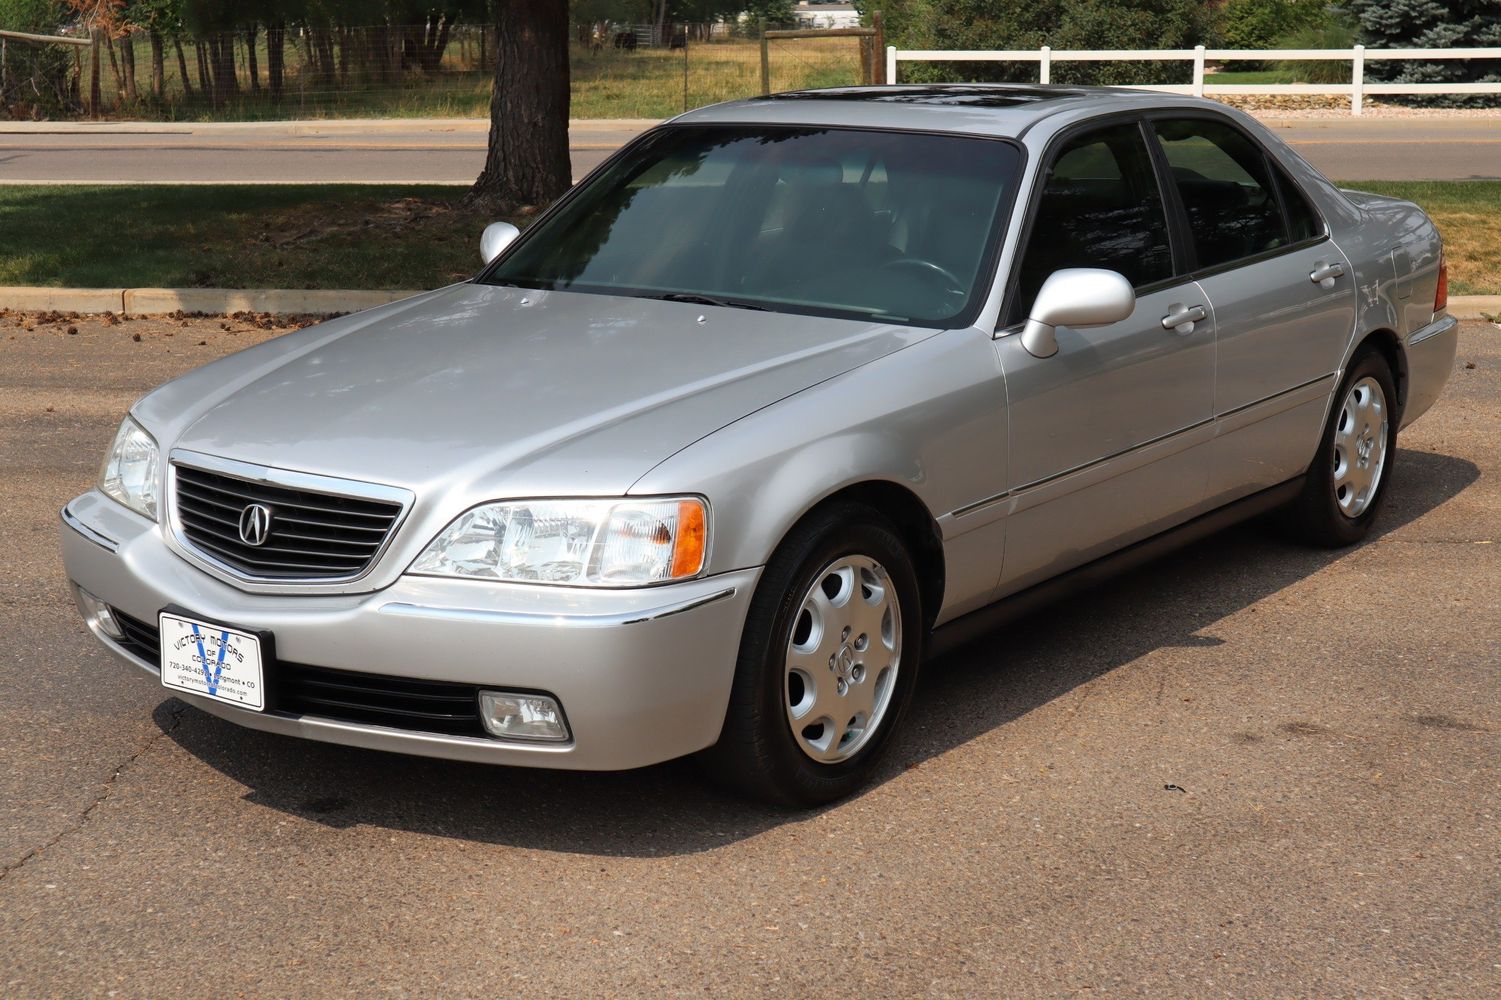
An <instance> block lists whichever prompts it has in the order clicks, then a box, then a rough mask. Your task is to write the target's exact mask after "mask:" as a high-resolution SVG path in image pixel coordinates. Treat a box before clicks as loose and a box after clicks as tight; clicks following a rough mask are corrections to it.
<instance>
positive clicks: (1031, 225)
mask: <svg viewBox="0 0 1501 1000" xmlns="http://www.w3.org/2000/svg"><path fill="white" fill-rule="evenodd" d="M1147 115H1148V112H1146V111H1145V110H1139V109H1138V110H1134V111H1116V112H1112V113H1109V114H1104V115H1098V116H1096V117H1093V118H1088V119H1085V120H1084V121H1081V122H1076V123H1074V124H1072V125H1070V126H1068V127H1067V128H1064V129H1062V130H1060V131H1059V132H1058V134H1057V135H1054V136H1053V137H1052V138H1051V139H1049V140H1048V144H1047V145H1046V146H1045V147H1043V153H1042V156H1040V157H1038V159H1037V163H1038V171H1037V175H1036V183H1034V184H1033V188H1032V190H1031V191H1030V192H1029V193H1028V196H1027V212H1026V215H1025V217H1024V218H1023V220H1022V224H1021V227H1020V229H1019V231H1018V234H1017V243H1016V254H1015V255H1014V257H1013V259H1012V262H1011V273H1010V274H1009V275H1007V276H1006V294H1005V296H1004V298H1003V300H1002V302H1001V312H1000V320H999V322H998V323H997V324H996V334H997V335H1000V334H1002V333H1004V332H1009V331H1011V330H1013V329H1017V328H1020V326H1021V325H1022V324H1023V323H1025V322H1026V319H1027V318H1026V317H1025V316H1020V315H1017V314H1016V313H1017V311H1018V310H1019V309H1020V308H1021V303H1020V302H1018V301H1017V295H1018V294H1019V293H1020V285H1021V270H1022V261H1023V259H1024V258H1025V257H1026V255H1027V249H1028V247H1029V246H1030V244H1031V242H1032V234H1033V230H1034V229H1035V228H1036V223H1037V215H1038V211H1039V209H1040V208H1041V205H1042V198H1043V196H1044V195H1045V194H1046V193H1047V180H1048V175H1049V173H1050V171H1051V170H1052V169H1053V166H1054V165H1055V164H1056V163H1057V162H1058V158H1059V157H1060V156H1061V155H1062V153H1063V148H1064V147H1065V146H1068V145H1072V144H1073V142H1074V141H1075V140H1077V139H1079V138H1081V137H1083V136H1086V135H1088V134H1089V133H1090V132H1097V131H1102V130H1104V129H1108V128H1118V127H1119V126H1121V125H1131V124H1135V125H1136V127H1137V132H1138V133H1139V135H1140V137H1141V141H1142V144H1143V146H1144V147H1145V149H1146V153H1147V159H1148V162H1150V163H1151V165H1152V173H1153V175H1154V179H1155V181H1156V184H1157V197H1158V199H1159V200H1160V201H1161V203H1162V213H1163V216H1164V218H1165V220H1166V223H1167V238H1168V247H1169V251H1170V253H1171V256H1172V265H1173V266H1172V271H1173V273H1172V274H1171V275H1170V276H1169V277H1166V278H1162V279H1159V280H1157V281H1153V282H1149V283H1147V284H1145V285H1139V286H1137V287H1136V289H1135V291H1136V294H1137V295H1138V296H1142V295H1150V294H1152V293H1153V292H1158V291H1161V290H1162V289H1164V288H1171V287H1173V286H1174V285H1180V284H1182V283H1183V282H1185V281H1188V280H1190V273H1189V272H1190V264H1191V263H1192V258H1191V254H1190V251H1191V249H1192V239H1191V237H1190V236H1189V233H1188V230H1187V227H1186V224H1185V223H1183V221H1182V220H1181V218H1180V216H1181V214H1182V211H1181V207H1180V206H1179V204H1178V202H1177V201H1176V196H1177V193H1178V192H1177V190H1176V189H1175V188H1173V187H1171V186H1169V185H1167V184H1165V183H1164V174H1163V172H1162V170H1161V168H1160V165H1159V164H1158V159H1157V150H1158V147H1159V145H1160V144H1159V143H1158V142H1157V136H1156V133H1155V132H1154V131H1153V130H1152V129H1151V127H1150V125H1148V123H1147Z"/></svg>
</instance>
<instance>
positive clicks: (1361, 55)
mask: <svg viewBox="0 0 1501 1000" xmlns="http://www.w3.org/2000/svg"><path fill="white" fill-rule="evenodd" d="M1354 63H1355V65H1354V66H1353V67H1352V69H1351V72H1350V114H1352V115H1359V114H1360V113H1361V105H1362V104H1364V103H1365V46H1364V45H1357V46H1355V59H1354Z"/></svg>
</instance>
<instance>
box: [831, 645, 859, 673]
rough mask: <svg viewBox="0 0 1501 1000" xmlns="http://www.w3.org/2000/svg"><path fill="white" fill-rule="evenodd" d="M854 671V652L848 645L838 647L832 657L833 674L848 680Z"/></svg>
mask: <svg viewBox="0 0 1501 1000" xmlns="http://www.w3.org/2000/svg"><path fill="white" fill-rule="evenodd" d="M854 671H855V651H854V650H853V649H851V648H850V647H849V645H848V644H845V645H843V646H840V647H839V652H838V653H837V654H836V655H835V656H834V672H835V673H837V674H838V675H839V676H840V677H842V678H843V679H844V680H849V679H850V675H851V674H853V673H854Z"/></svg>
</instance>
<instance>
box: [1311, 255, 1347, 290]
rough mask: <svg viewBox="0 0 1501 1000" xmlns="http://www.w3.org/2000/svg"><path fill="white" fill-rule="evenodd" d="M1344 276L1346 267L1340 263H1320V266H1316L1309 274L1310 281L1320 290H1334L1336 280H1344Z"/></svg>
mask: <svg viewBox="0 0 1501 1000" xmlns="http://www.w3.org/2000/svg"><path fill="white" fill-rule="evenodd" d="M1344 276H1345V265H1343V264H1340V263H1338V262H1336V263H1333V264H1325V263H1324V262H1323V261H1319V262H1318V264H1316V265H1314V269H1313V270H1312V271H1309V272H1308V280H1309V281H1311V282H1313V283H1314V284H1315V285H1318V286H1319V287H1320V288H1333V287H1334V279H1335V278H1343V277H1344Z"/></svg>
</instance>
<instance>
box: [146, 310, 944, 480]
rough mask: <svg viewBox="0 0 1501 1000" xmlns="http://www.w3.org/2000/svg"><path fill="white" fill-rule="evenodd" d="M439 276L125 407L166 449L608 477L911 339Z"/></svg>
mask: <svg viewBox="0 0 1501 1000" xmlns="http://www.w3.org/2000/svg"><path fill="white" fill-rule="evenodd" d="M934 332H935V331H932V330H920V329H911V328H907V327H900V326H892V325H889V324H878V323H869V322H857V321H851V320H840V319H828V318H819V317H808V316H793V315H785V314H776V313H766V312H756V311H748V310H741V309H730V308H716V307H710V306H698V305H691V304H685V303H676V302H662V301H657V300H651V299H637V298H624V297H617V296H603V295H590V294H582V293H569V292H545V291H533V290H527V289H518V288H506V287H494V286H486V285H477V284H463V285H455V286H452V287H450V288H447V289H441V290H439V291H437V292H433V293H428V294H427V295H424V296H418V297H415V298H414V299H411V300H407V301H405V302H401V303H396V304H393V305H391V306H386V307H382V308H381V309H378V310H372V311H371V312H369V313H362V314H358V315H355V316H351V317H345V318H344V319H341V320H336V321H333V322H332V323H328V324H323V325H321V326H318V327H311V328H309V329H307V330H303V331H301V332H299V333H297V334H294V335H291V336H289V337H286V338H282V339H281V340H279V341H272V342H270V343H267V344H263V345H260V346H259V347H256V348H253V349H251V350H250V351H246V352H243V353H241V354H239V355H234V356H231V357H229V358H226V359H223V360H221V361H219V362H216V363H214V364H212V365H209V366H207V367H205V368H203V369H200V370H199V371H198V372H195V373H193V374H191V375H189V376H187V377H185V378H184V379H181V380H179V381H178V382H176V383H172V384H170V385H169V386H167V387H165V388H164V389H163V390H159V391H158V393H157V394H155V395H154V396H153V397H149V398H148V400H147V401H144V402H143V404H141V405H139V406H138V411H139V415H141V416H142V417H143V419H145V420H148V421H154V422H155V423H156V424H157V425H158V426H159V425H161V424H163V423H166V424H168V425H173V426H168V427H167V428H166V429H165V433H164V434H163V437H164V440H165V441H167V442H170V443H171V445H172V446H173V447H175V448H179V449H190V450H193V451H198V452H203V453H207V454H211V455H217V456H222V457H226V458H232V459H238V460H241V461H246V462H253V463H256V464H260V465H266V466H273V467H277V468H284V469H294V470H299V471H304V472H313V473H318V474H323V475H330V476H338V477H343V478H351V479H360V480H366V481H371V482H379V483H385V484H390V485H396V486H404V487H407V488H411V489H414V490H417V491H425V490H430V489H431V488H432V487H434V486H439V485H441V486H445V487H452V488H454V489H457V490H458V491H459V492H461V493H462V492H465V491H466V488H467V490H468V491H471V492H472V496H471V497H470V498H469V499H473V500H475V502H478V498H484V497H493V496H519V495H534V496H535V495H558V494H559V493H584V494H600V495H608V494H620V493H623V492H625V491H626V490H627V489H629V487H630V485H631V484H632V483H633V482H635V481H636V480H637V479H639V478H640V477H641V476H642V475H644V474H645V473H646V472H647V471H649V470H650V469H651V468H652V467H653V466H654V465H656V464H657V463H659V462H661V461H662V460H663V459H665V458H667V457H668V456H670V455H672V454H673V453H675V452H676V451H678V450H680V449H681V448H684V447H686V446H687V445H689V444H691V443H693V442H694V441H695V440H697V439H699V438H700V437H703V436H704V435H706V434H709V433H712V432H713V431H715V430H717V429H718V428H720V427H723V426H724V425H726V424H728V423H730V422H732V421H735V420H737V419H739V418H740V417H742V416H744V415H746V414H747V413H750V412H752V411H754V410H756V409H759V408H760V407H763V406H766V405H768V404H770V403H773V402H775V401H777V400H778V399H781V398H783V397H786V396H788V395H790V394H792V393H795V392H798V391H800V390H802V389H805V388H807V387H808V386H810V385H814V384H816V383H818V382H820V381H823V380H825V379H829V378H832V377H834V376H836V375H839V374H841V373H843V372H846V371H848V370H850V369H852V368H854V367H857V366H859V365H861V364H864V363H866V362H869V361H872V360H874V359H876V358H878V357H881V356H883V355H886V354H889V353H891V352H892V351H895V350H898V349H900V348H901V347H903V346H905V345H907V344H909V343H912V342H915V341H916V340H920V339H923V338H925V337H927V336H931V335H932V334H933V333H934Z"/></svg>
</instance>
